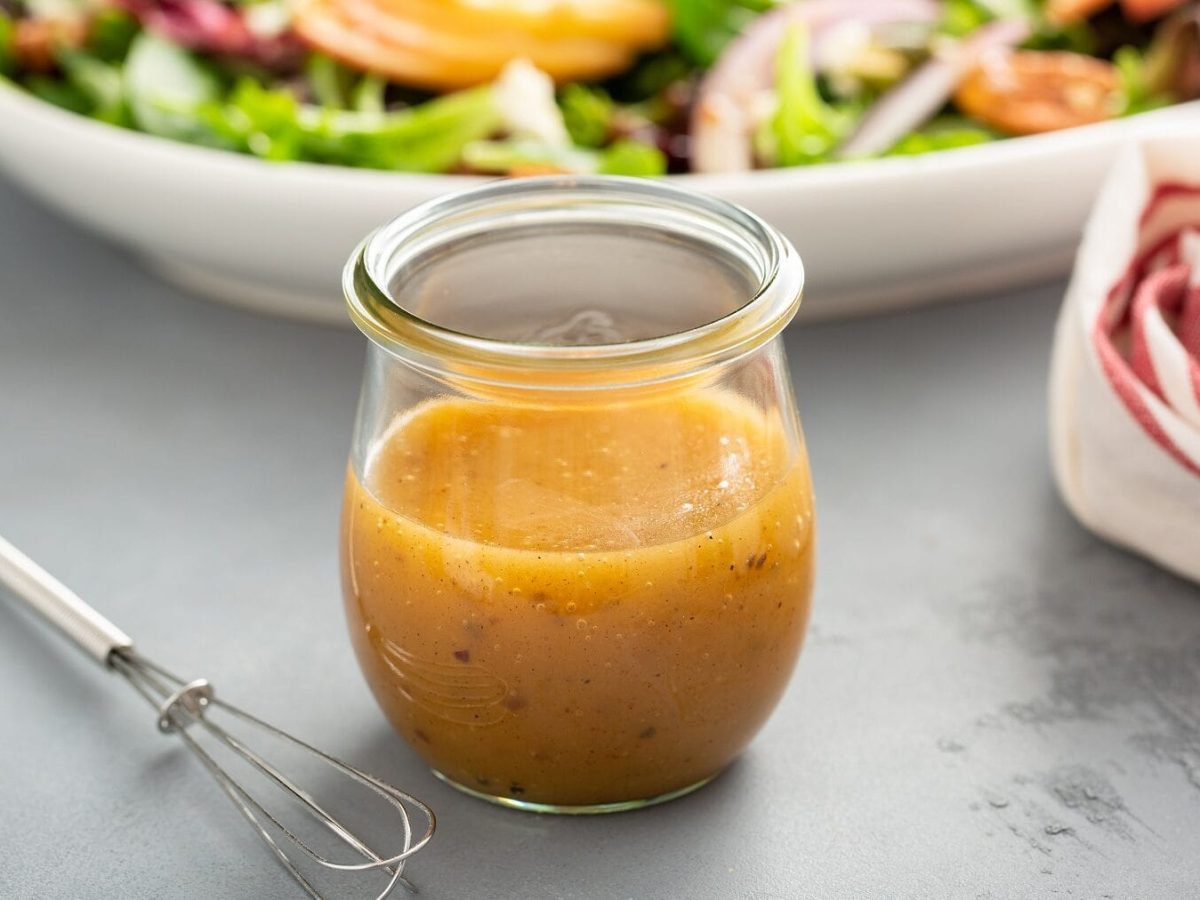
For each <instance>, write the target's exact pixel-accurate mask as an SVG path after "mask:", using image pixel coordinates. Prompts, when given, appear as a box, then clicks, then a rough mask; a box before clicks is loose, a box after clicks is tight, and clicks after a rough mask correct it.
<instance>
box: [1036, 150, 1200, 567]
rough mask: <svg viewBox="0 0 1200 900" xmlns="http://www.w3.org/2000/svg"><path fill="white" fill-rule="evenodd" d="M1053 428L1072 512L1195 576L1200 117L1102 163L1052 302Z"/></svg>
mask: <svg viewBox="0 0 1200 900" xmlns="http://www.w3.org/2000/svg"><path fill="white" fill-rule="evenodd" d="M1050 434H1051V452H1052V456H1053V461H1054V474H1055V478H1056V480H1057V482H1058V487H1059V491H1060V492H1061V493H1062V496H1063V499H1064V500H1065V501H1066V504H1067V506H1068V507H1070V509H1071V511H1072V512H1073V513H1074V514H1075V515H1076V517H1078V519H1079V520H1080V522H1082V523H1083V524H1084V525H1085V526H1087V527H1088V528H1090V529H1091V530H1092V531H1094V532H1096V533H1097V534H1098V535H1100V536H1102V537H1104V538H1107V539H1108V540H1110V541H1113V542H1114V543H1117V544H1121V545H1123V546H1125V547H1128V548H1130V549H1132V550H1135V551H1137V552H1138V553H1141V554H1144V555H1145V556H1147V557H1149V558H1150V559H1152V560H1154V561H1156V562H1158V563H1159V564H1161V565H1163V566H1165V567H1167V568H1168V569H1171V570H1173V571H1175V572H1177V573H1179V574H1180V575H1183V576H1185V577H1187V578H1191V579H1193V580H1195V581H1200V130H1189V131H1187V132H1175V133H1173V134H1171V135H1168V136H1163V137H1158V138H1153V139H1148V140H1146V141H1144V142H1143V143H1141V144H1139V145H1137V146H1132V147H1130V148H1128V149H1127V151H1126V152H1124V153H1123V154H1122V155H1121V156H1120V158H1119V159H1118V161H1117V163H1116V165H1115V166H1114V167H1113V170H1112V171H1111V172H1110V173H1109V176H1108V179H1107V181H1106V182H1105V185H1104V187H1103V189H1102V191H1101V193H1100V197H1099V199H1098V201H1097V203H1096V206H1095V208H1094V209H1093V210H1092V214H1091V218H1090V219H1089V220H1088V225H1087V229H1086V231H1085V234H1084V239H1083V244H1082V245H1081V247H1080V249H1079V254H1078V256H1077V257H1076V260H1075V272H1074V275H1073V276H1072V278H1071V286H1070V288H1069V289H1068V291H1067V297H1066V301H1065V302H1064V304H1063V308H1062V312H1061V313H1060V314H1059V319H1058V327H1057V330H1056V334H1055V343H1054V359H1053V363H1052V366H1051V373H1050Z"/></svg>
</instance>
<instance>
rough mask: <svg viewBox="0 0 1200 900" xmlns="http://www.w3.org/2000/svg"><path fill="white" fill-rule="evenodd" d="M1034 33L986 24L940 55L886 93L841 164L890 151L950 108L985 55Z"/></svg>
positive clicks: (1018, 24)
mask: <svg viewBox="0 0 1200 900" xmlns="http://www.w3.org/2000/svg"><path fill="white" fill-rule="evenodd" d="M1031 31H1032V29H1031V27H1030V24H1029V22H1027V21H1025V20H1024V19H1009V20H1004V21H999V22H991V23H989V24H987V25H984V26H983V27H982V28H980V29H979V30H978V31H975V32H974V33H972V34H971V36H970V37H968V38H966V39H965V40H963V41H960V42H959V43H957V44H954V45H953V46H951V47H949V48H947V49H946V50H943V51H940V52H938V53H936V54H935V55H934V57H933V58H932V59H930V60H929V61H928V62H926V63H924V64H923V65H922V66H921V67H920V68H918V69H917V70H916V71H915V72H913V73H912V74H911V75H909V76H908V77H907V78H905V79H904V80H903V81H902V82H900V84H898V85H896V86H895V87H894V88H892V89H891V90H890V91H888V92H887V93H886V94H884V95H883V96H882V97H881V98H879V100H877V101H876V102H875V104H874V105H873V106H872V107H871V108H870V109H869V110H868V111H867V113H866V115H864V116H863V118H862V121H860V122H859V123H858V127H857V128H855V129H854V132H853V133H852V134H851V135H850V136H849V137H848V138H847V139H846V140H845V141H843V142H842V145H841V146H840V147H838V149H837V153H836V154H835V155H836V157H837V158H838V159H852V158H855V157H863V156H874V155H875V154H877V153H883V152H885V151H886V150H890V149H891V148H892V147H894V146H895V145H896V143H897V142H898V141H899V140H900V139H901V138H903V137H904V136H905V135H906V134H909V133H910V132H912V131H914V130H916V129H917V128H920V127H921V126H922V125H924V124H925V123H926V122H928V121H929V120H930V119H931V118H933V116H934V115H935V114H936V113H937V111H938V110H939V109H941V108H942V107H943V106H945V105H946V101H947V100H949V99H950V95H951V94H953V93H954V89H955V88H956V87H958V83H959V82H960V81H962V79H963V77H964V76H965V75H966V74H967V72H969V71H970V70H971V68H972V67H973V66H974V65H975V64H976V63H977V62H978V61H979V60H980V58H981V57H982V56H984V55H985V54H987V53H989V52H992V51H994V50H997V49H1005V48H1008V47H1014V46H1016V45H1017V44H1019V43H1021V42H1022V41H1024V40H1025V39H1026V38H1028V37H1029V35H1030V32H1031Z"/></svg>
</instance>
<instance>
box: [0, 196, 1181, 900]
mask: <svg viewBox="0 0 1200 900" xmlns="http://www.w3.org/2000/svg"><path fill="white" fill-rule="evenodd" d="M801 249H803V248H801ZM1061 291H1062V286H1061V285H1054V286H1050V287H1046V288H1042V289H1036V290H1030V291H1026V292H1022V293H1015V294H1010V295H1006V296H999V297H991V298H985V299H981V300H975V301H969V302H963V303H959V304H955V305H950V306H943V307H940V308H936V309H927V310H921V311H914V312H910V313H906V314H897V315H891V316H887V317H884V318H875V319H870V320H861V321H852V322H843V323H833V324H823V325H814V326H808V325H803V324H801V325H799V326H797V327H793V328H792V329H791V330H790V331H789V332H788V335H787V343H788V348H789V355H790V360H791V365H792V371H793V374H794V377H795V382H796V392H797V395H798V399H799V402H800V405H801V411H802V415H803V419H804V424H805V428H806V431H807V435H808V440H809V444H810V448H811V453H812V463H813V468H814V473H815V479H816V485H817V490H818V502H819V510H820V568H819V573H818V590H817V597H816V607H815V616H814V621H813V626H812V630H811V633H810V635H809V639H808V643H807V647H806V649H805V652H804V655H803V658H802V660H801V663H800V666H799V669H798V671H797V673H796V677H795V679H794V680H793V682H792V685H791V688H790V690H789V691H788V693H787V695H786V697H785V698H784V701H783V703H782V704H781V705H780V707H779V709H778V711H777V713H776V714H775V716H774V718H773V719H772V720H771V722H770V724H769V725H768V726H767V728H766V729H765V730H764V731H763V733H762V734H761V735H760V736H759V738H758V739H757V740H756V741H755V742H754V744H753V745H752V747H751V749H750V750H749V751H748V752H747V753H746V755H745V756H744V758H743V759H742V760H741V761H740V762H738V763H737V764H736V765H735V766H734V767H733V768H732V769H731V770H730V771H729V772H727V773H726V774H725V775H724V776H723V777H722V778H720V779H719V780H718V781H717V782H715V783H714V784H713V785H711V786H710V787H708V788H706V789H704V790H702V791H700V792H699V793H697V794H694V795H692V796H690V797H687V798H685V799H682V800H678V801H675V802H673V803H670V804H667V805H665V806H662V807H658V808H655V809H651V810H646V811H643V812H638V813H632V814H624V815H617V816H608V817H599V818H591V819H564V818H548V817H536V816H531V815H527V814H521V813H516V812H509V811H505V810H501V809H496V808H492V807H490V806H488V805H485V804H483V803H480V802H478V801H475V800H472V799H469V798H467V797H463V796H461V795H459V794H457V793H456V792H454V791H452V790H451V789H449V788H447V787H445V786H443V785H442V784H440V783H439V782H438V781H436V780H435V779H434V778H432V777H431V776H430V775H429V774H428V773H427V771H426V770H425V769H424V768H423V767H422V765H421V764H420V762H419V761H418V760H417V758H416V757H415V756H414V755H413V754H412V753H411V752H410V751H409V750H408V749H407V748H406V747H405V746H404V745H403V744H402V743H401V742H400V740H399V739H398V738H396V737H394V736H393V734H392V733H391V731H390V730H389V728H388V726H387V725H386V724H385V723H384V721H383V718H382V716H381V715H380V713H379V712H378V711H377V709H376V707H375V705H374V703H373V701H372V699H371V697H370V696H369V694H368V692H367V690H366V688H365V686H364V682H363V681H362V679H361V677H360V675H359V672H358V669H357V666H356V664H355V661H354V659H353V657H352V655H351V653H350V647H349V642H348V638H347V637H346V634H345V630H344V627H343V622H342V611H341V601H340V596H339V589H338V583H337V575H336V530H337V516H338V506H339V499H340V491H341V484H342V471H343V465H344V459H345V455H346V451H347V447H348V441H349V434H350V426H351V420H352V417H353V414H354V404H355V399H356V394H357V391H358V382H359V377H360V365H361V363H362V357H363V340H362V339H361V338H360V336H359V335H358V334H357V333H355V332H351V331H349V330H346V331H338V330H330V329H326V328H319V327H311V326H307V325H301V324H296V323H289V322H283V321H274V320H271V319H267V318H262V317H258V316H255V315H250V314H245V313H242V312H239V311H236V310H233V309H227V308H223V307H220V306H215V305H209V304H206V303H202V302H199V301H196V300H193V299H190V298H187V297H185V296H182V295H181V294H179V293H178V292H177V291H175V290H173V289H171V288H169V287H166V286H164V285H163V284H162V283H160V282H159V281H157V280H155V279H154V278H153V277H152V276H150V275H148V274H146V273H144V272H143V271H142V270H141V269H139V268H138V267H137V266H136V265H135V264H134V263H133V262H132V261H130V260H129V259H127V258H125V256H123V255H122V254H121V253H120V252H118V251H116V250H114V249H111V248H110V247H108V246H106V245H105V244H103V243H101V242H100V241H98V240H96V239H94V238H92V237H90V236H88V235H85V234H84V233H82V232H81V231H79V230H77V229H76V228H74V227H72V226H69V225H67V224H65V223H64V222H62V221H60V220H59V219H57V218H55V217H54V216H52V215H51V214H49V213H47V212H44V211H43V210H42V209H41V208H40V207H38V206H36V205H34V204H33V203H32V202H30V201H28V200H26V199H25V198H23V197H21V196H19V195H17V194H16V193H15V192H13V191H12V190H11V189H10V188H8V187H7V186H5V185H3V184H0V533H2V534H4V535H6V536H7V537H9V539H11V540H12V541H13V542H14V543H16V544H17V545H18V546H20V547H22V548H24V549H25V550H26V552H27V553H29V554H30V555H31V556H33V557H34V558H35V559H38V560H39V561H41V562H42V563H43V564H44V565H45V566H46V567H47V568H49V569H50V570H51V571H53V572H55V573H56V574H57V575H58V576H59V577H60V578H62V579H63V580H64V581H65V582H66V583H67V584H69V585H71V586H72V587H74V588H75V589H76V590H77V591H78V592H79V593H80V594H82V595H83V596H84V597H85V598H88V599H89V600H90V601H91V602H93V603H94V604H95V605H97V606H98V607H100V608H101V609H102V610H103V611H104V612H105V613H107V614H109V615H110V616H111V617H112V618H114V619H115V620H116V621H117V623H118V624H121V625H123V626H124V627H125V628H126V629H127V630H129V631H130V632H131V633H133V635H134V636H135V637H136V638H138V640H139V643H140V646H141V647H142V648H143V649H144V650H145V651H146V652H147V653H148V654H150V655H151V656H153V657H154V658H155V659H158V660H160V661H164V662H167V663H169V664H172V665H173V666H174V667H175V668H176V669H179V670H182V671H183V672H184V673H188V674H193V675H198V674H204V675H206V676H208V677H209V678H211V679H212V680H213V681H214V682H215V683H216V684H217V686H218V689H219V690H220V691H222V692H223V694H224V695H225V696H227V697H228V698H230V699H232V700H234V701H235V702H239V701H240V702H241V703H242V704H243V705H245V706H247V707H249V708H250V709H252V710H254V711H256V712H258V713H260V714H262V715H264V716H265V717H266V718H268V719H271V720H273V721H276V722H278V723H279V724H280V725H282V726H284V727H286V728H289V729H291V730H293V731H295V732H296V733H298V734H299V735H301V736H304V737H307V738H311V739H313V740H314V741H316V742H317V743H319V744H321V745H322V746H325V747H327V748H328V749H329V750H331V751H332V752H334V753H336V754H340V755H343V756H345V757H346V758H348V759H350V760H352V761H354V762H357V763H359V764H361V765H363V766H364V767H366V768H367V769H369V770H371V771H375V772H377V773H379V774H380V775H382V776H383V777H385V778H389V779H391V780H393V781H395V782H397V783H399V784H401V785H405V786H407V787H408V788H410V789H411V790H412V791H414V792H415V793H417V794H418V795H420V796H423V797H425V798H426V799H428V800H429V801H430V802H431V803H432V804H433V805H434V806H435V807H436V808H437V811H438V813H439V817H440V827H439V831H438V834H437V836H436V838H435V839H434V842H433V843H432V844H431V845H430V846H429V848H428V849H427V850H426V851H425V852H423V853H422V854H421V855H420V856H419V857H417V859H416V860H415V861H414V863H413V864H412V866H411V868H410V869H409V870H408V871H409V875H410V876H411V877H412V879H413V880H414V881H415V882H417V883H418V884H419V885H420V886H421V888H422V894H421V896H423V897H426V898H429V900H450V898H510V897H511V898H543V897H544V898H552V897H553V898H559V897H561V898H676V897H680V898H682V897H721V898H733V897H737V898H741V897H745V898H822V900H824V898H841V897H847V898H849V897H854V898H858V897H884V896H886V897H936V898H984V897H987V898H1013V897H1047V896H1067V897H1078V898H1102V897H1111V898H1139V900H1148V898H1183V897H1194V896H1197V895H1198V894H1200V591H1197V589H1196V588H1195V587H1194V586H1191V585H1188V584H1185V583H1184V582H1182V581H1179V580H1177V579H1175V578H1173V577H1171V576H1170V575H1167V574H1164V573H1163V572H1160V571H1158V570H1156V569H1155V568H1153V567H1152V566H1150V565H1148V564H1146V563H1144V562H1141V561H1139V560H1138V559H1135V558H1133V557H1131V556H1129V555H1127V554H1125V553H1123V552H1121V551H1119V550H1116V549H1113V548H1112V547H1109V546H1107V545H1105V544H1103V543H1101V542H1099V541H1097V540H1096V539H1094V538H1092V537H1091V536H1089V535H1088V534H1087V533H1085V532H1084V531H1083V530H1081V529H1080V528H1079V527H1078V526H1077V525H1076V524H1075V522H1074V521H1073V520H1072V519H1071V518H1070V517H1069V516H1068V514H1067V513H1066V511H1065V510H1064V508H1063V506H1062V505H1061V504H1060V502H1059V500H1058V499H1057V497H1056V495H1055V492H1054V488H1053V485H1052V483H1051V479H1050V474H1049V471H1048V462H1047V451H1046V434H1045V423H1044V417H1045V413H1044V399H1043V393H1044V381H1045V372H1046V365H1047V357H1048V353H1049V348H1050V336H1051V328H1052V323H1053V321H1054V316H1055V313H1056V310H1057V305H1058V301H1059V297H1060V295H1061ZM0 682H2V683H3V685H4V687H3V690H0V848H3V850H2V851H0V896H3V897H5V898H9V897H11V898H32V897H38V898H40V897H64V898H66V897H72V898H91V897H115V896H121V897H139V898H143V897H144V898H174V897H195V898H199V897H203V898H209V900H218V898H251V897H253V898H277V897H278V898H285V897H296V896H298V895H299V892H298V891H297V889H296V888H295V887H294V886H293V885H292V884H291V883H290V882H289V881H288V880H287V879H286V878H285V877H284V876H283V875H282V871H281V870H280V869H279V868H278V866H277V865H276V863H275V862H274V861H273V860H272V859H271V858H270V857H269V855H268V854H267V852H266V851H265V850H264V849H263V848H261V847H260V846H259V845H258V844H257V842H255V840H254V839H253V837H252V836H251V834H250V832H249V831H248V830H247V829H246V828H245V826H244V824H243V823H242V822H241V821H240V819H238V817H237V814H236V813H235V812H234V810H233V809H232V807H231V806H230V805H229V804H228V803H227V802H226V801H225V800H224V799H222V798H221V797H220V796H219V794H217V792H216V791H215V790H214V789H213V787H212V785H211V784H210V783H209V782H208V779H207V778H206V776H205V775H204V774H203V773H202V771H201V770H200V768H199V767H198V765H197V764H196V763H195V762H194V761H193V760H191V759H190V758H188V757H187V756H186V754H185V753H184V752H183V750H182V749H181V748H179V747H178V746H176V745H175V743H172V742H171V741H168V740H166V739H164V738H162V737H161V736H159V735H158V733H157V732H156V731H155V729H154V722H153V716H152V714H151V713H150V711H149V709H148V708H147V707H146V706H145V704H144V703H143V702H142V701H141V700H140V699H138V698H137V697H136V696H134V695H133V694H132V692H131V691H129V690H128V688H127V687H126V686H125V685H123V684H121V683H120V680H119V679H117V678H115V677H113V676H111V675H108V674H106V673H105V672H104V671H103V670H101V669H99V668H97V667H96V666H95V665H93V664H91V663H89V662H88V661H87V660H86V659H84V658H83V657H82V656H80V655H78V654H76V653H75V652H74V651H73V650H72V649H71V648H70V647H69V646H68V645H67V644H66V643H65V642H64V641H62V640H61V639H59V638H58V637H57V636H55V635H53V634H52V633H51V632H50V631H49V630H48V629H47V628H45V627H43V626H42V625H41V624H40V623H38V622H36V621H34V620H33V619H32V618H31V617H30V616H28V615H26V614H24V613H21V612H19V611H18V610H17V609H16V608H15V606H14V605H13V604H12V603H9V602H7V601H0Z"/></svg>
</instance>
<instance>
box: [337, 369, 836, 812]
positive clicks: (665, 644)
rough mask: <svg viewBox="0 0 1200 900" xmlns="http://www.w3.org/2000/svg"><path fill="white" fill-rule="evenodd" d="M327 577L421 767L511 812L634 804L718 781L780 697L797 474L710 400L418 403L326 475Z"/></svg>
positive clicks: (772, 445)
mask: <svg viewBox="0 0 1200 900" xmlns="http://www.w3.org/2000/svg"><path fill="white" fill-rule="evenodd" d="M342 568H343V578H344V585H345V595H346V599H347V613H348V617H349V620H350V628H351V634H352V636H353V639H354V644H355V649H356V651H357V653H358V656H359V659H360V662H361V664H362V666H363V669H364V671H365V673H366V675H367V680H368V681H369V683H370V685H371V687H372V689H373V691H374V692H375V695H376V697H377V698H378V700H379V702H380V704H381V706H382V707H383V709H384V710H385V712H386V713H387V715H388V717H389V718H390V719H391V721H392V723H393V724H394V725H395V727H396V728H397V729H398V730H399V731H400V732H401V734H403V735H404V736H405V738H406V739H407V740H408V741H409V743H410V744H411V745H412V746H413V747H414V748H415V749H416V750H417V752H418V753H420V754H421V755H422V756H423V757H424V758H425V759H426V760H427V761H428V762H429V763H430V764H431V765H432V766H433V767H434V768H435V769H437V770H438V771H439V772H441V773H442V774H443V775H445V776H446V777H448V778H450V779H451V780H453V781H455V782H458V783H459V784H461V785H463V786H465V787H467V788H470V789H472V790H475V791H478V792H481V793H484V794H489V795H493V796H500V797H507V798H511V799H513V800H520V801H526V802H534V803H547V804H556V805H566V806H585V805H592V804H605V803H613V802H621V801H628V800H633V799H647V798H652V797H655V796H659V795H662V794H665V793H669V792H672V791H676V790H680V789H683V788H685V787H687V786H690V785H693V784H696V783H698V782H702V781H703V780H705V779H707V778H709V777H711V776H713V775H714V774H716V773H717V772H719V771H720V770H721V769H722V768H723V767H724V766H726V765H727V764H728V763H729V762H731V761H732V760H733V759H734V758H735V757H736V756H737V754H738V753H740V752H741V750H742V749H743V748H744V747H745V746H746V744H747V743H748V742H749V740H750V739H751V737H752V736H753V735H754V733H755V732H756V731H757V730H758V729H759V728H760V727H761V726H762V724H763V723H764V721H765V720H766V718H767V716H768V715H769V713H770V711H771V709H772V708H773V707H774V706H775V704H776V702H777V701H778V699H779V697H780V695H781V694H782V692H783V690H784V687H785V685H786V683H787V680H788V677H789V675H790V674H791V671H792V668H793V665H794V662H795V659H796V656H797V653H798V652H799V648H800V643H801V639H802V637H803V633H804V629H805V625H806V623H807V619H808V613H809V596H810V591H811V583H812V568H813V510H812V494H811V488H810V482H809V476H808V464H807V460H806V459H805V457H804V453H803V448H798V447H795V446H792V445H790V444H789V440H788V437H787V431H786V429H785V428H784V427H783V425H782V424H781V423H780V422H779V419H778V414H777V413H764V412H763V411H761V410H759V409H757V408H756V407H754V406H752V405H751V404H749V403H748V402H746V401H744V400H741V399H738V398H736V397H735V396H734V395H732V394H730V393H726V392H724V391H717V390H706V391H699V392H693V393H690V394H687V395H685V396H674V397H671V398H669V399H666V400H655V401H651V402H643V403H637V404H628V405H619V406H604V407H579V408H565V409H564V408H536V407H518V406H504V405H498V404H494V403H483V402H478V401H471V400H436V401H430V402H428V403H426V404H423V405H421V406H418V407H416V408H415V409H413V410H411V411H409V412H408V413H407V414H405V415H404V416H403V417H402V418H401V419H400V420H399V421H398V422H397V423H396V424H395V425H394V426H393V428H392V429H391V431H390V432H389V433H388V434H387V435H386V436H385V437H384V438H383V439H382V440H381V441H380V442H379V443H378V444H377V445H376V447H375V448H374V450H373V452H372V453H371V454H370V455H369V457H368V460H367V462H366V464H365V473H364V475H363V477H362V479H361V480H360V479H359V478H358V477H357V476H356V475H355V473H354V472H351V473H350V474H349V476H348V483H347V491H346V501H345V509H344V515H343V522H342Z"/></svg>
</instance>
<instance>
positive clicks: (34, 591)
mask: <svg viewBox="0 0 1200 900" xmlns="http://www.w3.org/2000/svg"><path fill="white" fill-rule="evenodd" d="M0 584H3V585H6V586H7V587H8V588H9V590H11V591H12V592H13V593H14V594H16V595H17V596H18V597H20V598H21V599H22V600H24V601H25V602H26V603H28V604H29V605H30V606H32V607H33V608H34V609H36V610H37V611H38V612H40V613H41V614H42V615H43V616H45V617H46V619H48V620H49V621H50V622H52V623H53V624H55V625H57V626H58V627H59V629H60V630H61V631H62V632H63V633H64V634H65V635H67V637H69V638H71V640H73V641H74V642H75V643H76V644H78V645H79V646H80V648H82V649H83V651H84V652H85V653H87V654H88V656H91V657H93V658H94V659H96V660H98V661H100V662H102V663H105V664H107V663H108V658H109V656H110V655H111V654H112V652H113V651H114V650H128V649H130V648H131V647H133V641H132V640H130V638H129V635H127V634H126V633H125V632H123V631H122V630H121V629H120V628H118V627H117V626H116V625H114V624H113V623H112V622H110V621H108V619H106V618H104V616H102V615H100V613H98V612H96V611H95V610H94V609H92V608H91V607H90V606H88V605H87V604H86V603H84V602H83V601H82V600H80V599H79V597H77V596H76V595H75V593H74V592H73V591H71V590H70V589H69V588H68V587H67V586H66V585H64V584H63V583H62V582H61V581H59V580H58V579H57V578H55V577H54V576H53V575H51V574H50V573H49V572H47V571H46V570H45V569H43V568H42V567H41V566H39V565H38V564H37V563H35V562H34V561H33V560H32V559H30V558H29V557H28V556H26V555H25V554H24V553H22V552H21V551H20V550H18V549H17V548H16V547H14V546H13V545H12V544H10V543H9V542H8V541H6V540H5V539H4V538H3V537H0Z"/></svg>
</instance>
